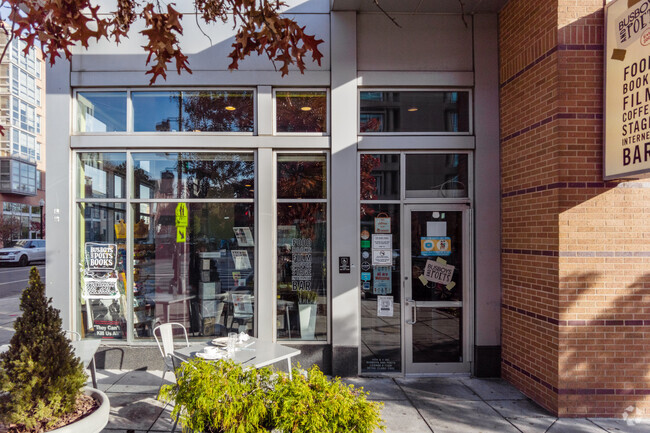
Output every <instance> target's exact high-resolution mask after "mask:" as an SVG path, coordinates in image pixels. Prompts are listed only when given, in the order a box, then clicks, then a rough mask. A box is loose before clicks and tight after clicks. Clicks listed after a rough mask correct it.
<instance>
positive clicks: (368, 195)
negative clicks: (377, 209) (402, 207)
mask: <svg viewBox="0 0 650 433" xmlns="http://www.w3.org/2000/svg"><path fill="white" fill-rule="evenodd" d="M399 174H400V156H399V154H377V155H371V154H362V155H361V182H360V185H361V191H360V194H361V200H399V198H400V197H399V193H400V176H399Z"/></svg>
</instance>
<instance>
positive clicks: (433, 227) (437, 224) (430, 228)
mask: <svg viewBox="0 0 650 433" xmlns="http://www.w3.org/2000/svg"><path fill="white" fill-rule="evenodd" d="M427 236H429V237H431V236H447V222H446V221H427Z"/></svg>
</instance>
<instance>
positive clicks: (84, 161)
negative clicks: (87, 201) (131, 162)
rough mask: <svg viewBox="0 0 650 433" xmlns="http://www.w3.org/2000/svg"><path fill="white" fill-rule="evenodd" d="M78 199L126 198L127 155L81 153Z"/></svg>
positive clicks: (79, 159) (78, 173) (78, 161)
mask: <svg viewBox="0 0 650 433" xmlns="http://www.w3.org/2000/svg"><path fill="white" fill-rule="evenodd" d="M77 176H78V177H77V184H78V185H79V186H78V192H77V195H78V198H124V197H126V182H125V181H124V179H125V178H126V153H79V155H78V159H77Z"/></svg>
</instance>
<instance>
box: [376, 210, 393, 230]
mask: <svg viewBox="0 0 650 433" xmlns="http://www.w3.org/2000/svg"><path fill="white" fill-rule="evenodd" d="M375 233H390V217H389V216H388V214H387V213H385V212H381V213H380V214H378V215H377V217H376V218H375Z"/></svg>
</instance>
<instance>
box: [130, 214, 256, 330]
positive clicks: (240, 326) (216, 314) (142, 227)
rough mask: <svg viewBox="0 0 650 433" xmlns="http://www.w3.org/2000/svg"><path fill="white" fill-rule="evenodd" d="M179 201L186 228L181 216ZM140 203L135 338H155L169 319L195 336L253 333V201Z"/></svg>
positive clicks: (136, 237) (136, 238)
mask: <svg viewBox="0 0 650 433" xmlns="http://www.w3.org/2000/svg"><path fill="white" fill-rule="evenodd" d="M179 206H180V207H179ZM180 208H183V209H184V210H183V213H185V214H186V215H187V216H188V217H187V227H186V228H185V229H183V228H182V224H181V225H180V226H179V225H177V223H176V219H175V216H176V213H177V212H178V210H179V209H180ZM134 211H135V221H137V222H136V223H135V226H134V233H133V237H134V257H133V268H134V287H133V289H134V311H133V320H134V325H135V336H136V338H150V337H152V334H151V330H152V329H153V327H155V326H156V325H157V324H160V323H169V322H177V323H181V324H183V325H184V326H185V327H186V328H187V329H188V332H190V333H191V335H192V336H218V335H227V333H228V332H229V331H230V332H242V331H243V332H246V333H248V334H249V335H253V334H254V330H255V326H254V325H255V314H254V312H255V308H254V306H255V296H254V290H255V272H254V270H255V261H254V259H255V230H254V229H255V215H254V208H253V204H252V203H246V204H238V203H189V204H185V203H176V202H174V203H146V204H144V203H140V204H136V205H134ZM179 228H180V232H179Z"/></svg>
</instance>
